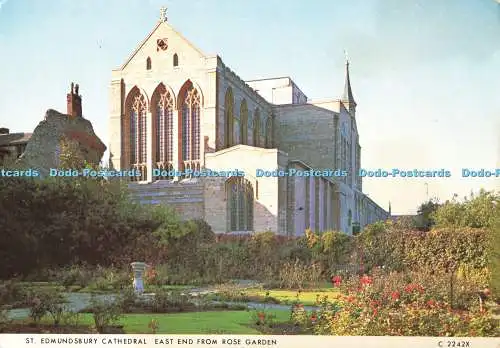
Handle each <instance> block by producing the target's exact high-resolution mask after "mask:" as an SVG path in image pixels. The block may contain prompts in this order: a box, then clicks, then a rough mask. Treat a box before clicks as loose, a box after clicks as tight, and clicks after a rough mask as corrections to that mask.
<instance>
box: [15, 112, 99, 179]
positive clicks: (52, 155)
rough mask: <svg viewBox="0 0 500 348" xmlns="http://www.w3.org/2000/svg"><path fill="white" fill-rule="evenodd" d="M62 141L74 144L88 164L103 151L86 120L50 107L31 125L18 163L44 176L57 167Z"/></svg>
mask: <svg viewBox="0 0 500 348" xmlns="http://www.w3.org/2000/svg"><path fill="white" fill-rule="evenodd" d="M63 141H65V142H70V143H73V144H77V145H78V147H79V150H80V154H81V155H82V157H83V159H84V160H85V161H87V162H89V163H92V164H99V162H100V161H101V159H102V156H103V154H104V151H105V150H106V146H105V145H104V144H103V143H102V141H101V140H100V139H99V137H97V135H96V134H95V132H94V129H93V127H92V123H90V121H88V120H86V119H85V118H83V117H69V115H65V114H61V113H59V112H57V111H55V110H52V109H50V110H48V111H47V113H46V114H45V119H44V120H43V121H41V122H40V123H39V124H38V126H37V127H36V128H35V130H34V132H33V135H32V136H31V138H30V140H29V142H28V144H27V146H26V150H25V152H24V154H23V155H22V156H21V158H20V163H21V164H22V165H24V166H27V167H30V168H33V169H38V170H39V171H40V173H41V175H42V176H44V175H47V174H48V173H49V170H50V168H57V167H58V166H59V160H60V157H59V156H60V151H61V143H62V142H63Z"/></svg>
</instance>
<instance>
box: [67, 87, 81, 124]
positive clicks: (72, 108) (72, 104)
mask: <svg viewBox="0 0 500 348" xmlns="http://www.w3.org/2000/svg"><path fill="white" fill-rule="evenodd" d="M79 88H80V87H79V86H78V84H76V85H75V84H74V83H73V82H71V90H70V92H69V93H68V94H67V95H66V100H67V105H68V111H67V114H68V115H69V116H71V117H73V118H74V117H82V96H81V95H80V94H79V93H78V91H79Z"/></svg>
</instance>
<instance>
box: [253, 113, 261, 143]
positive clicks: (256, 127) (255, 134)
mask: <svg viewBox="0 0 500 348" xmlns="http://www.w3.org/2000/svg"><path fill="white" fill-rule="evenodd" d="M253 122H254V123H253V146H255V147H258V146H259V144H260V142H259V138H260V112H259V109H256V110H255V115H254V117H253Z"/></svg>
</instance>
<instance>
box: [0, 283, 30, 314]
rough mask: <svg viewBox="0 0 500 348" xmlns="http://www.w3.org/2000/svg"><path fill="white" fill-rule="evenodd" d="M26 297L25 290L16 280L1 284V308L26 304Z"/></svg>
mask: <svg viewBox="0 0 500 348" xmlns="http://www.w3.org/2000/svg"><path fill="white" fill-rule="evenodd" d="M26 296H27V294H26V291H25V290H24V288H23V287H22V286H21V284H20V283H19V282H17V281H15V280H8V281H4V282H2V283H1V284H0V307H1V306H3V305H12V304H16V303H19V302H24V301H25V300H26Z"/></svg>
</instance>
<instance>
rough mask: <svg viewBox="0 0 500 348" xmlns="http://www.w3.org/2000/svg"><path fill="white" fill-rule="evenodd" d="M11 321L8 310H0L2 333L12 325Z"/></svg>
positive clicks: (0, 329) (0, 330)
mask: <svg viewBox="0 0 500 348" xmlns="http://www.w3.org/2000/svg"><path fill="white" fill-rule="evenodd" d="M11 321H12V320H11V319H10V318H9V316H8V313H7V311H6V310H0V333H1V332H3V330H5V328H7V327H8V326H9V324H10V323H11Z"/></svg>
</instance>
